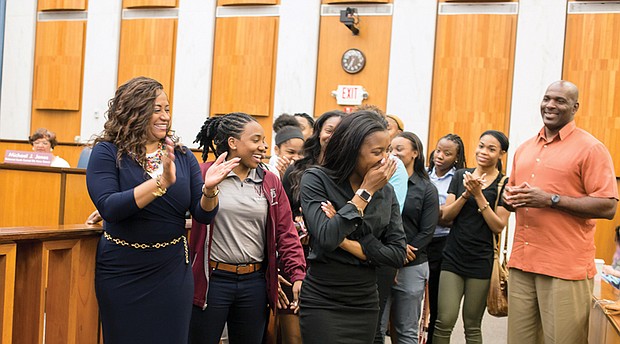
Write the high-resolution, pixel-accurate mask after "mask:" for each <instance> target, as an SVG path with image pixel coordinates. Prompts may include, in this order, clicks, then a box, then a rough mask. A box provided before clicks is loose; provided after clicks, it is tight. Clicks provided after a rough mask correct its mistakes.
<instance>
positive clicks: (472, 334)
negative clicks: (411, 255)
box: [433, 130, 510, 344]
mask: <svg viewBox="0 0 620 344" xmlns="http://www.w3.org/2000/svg"><path fill="white" fill-rule="evenodd" d="M508 145H509V142H508V138H507V137H506V135H504V134H503V133H502V132H499V131H496V130H487V131H485V132H484V133H482V135H480V141H479V143H478V146H477V148H476V163H477V166H476V168H470V169H462V170H458V171H456V173H455V174H454V177H453V178H452V182H451V183H450V187H449V189H448V198H447V200H446V205H445V206H444V208H443V211H442V219H443V220H445V221H452V227H451V228H450V234H448V240H447V243H446V247H445V249H444V251H443V262H442V264H441V276H440V278H439V302H438V312H437V321H436V322H435V332H434V335H433V343H435V344H443V343H449V342H450V336H451V334H452V329H453V328H454V324H455V323H456V320H457V318H458V315H459V308H460V305H461V300H462V299H464V302H463V325H464V327H465V339H466V341H467V343H482V331H481V322H482V316H483V315H484V310H485V308H486V300H487V294H488V290H489V281H490V278H491V271H492V268H493V249H494V248H493V235H494V234H498V233H501V231H502V230H503V229H504V227H506V223H507V222H508V216H509V215H510V213H509V211H508V210H507V209H506V208H504V206H503V202H502V200H501V190H498V186H499V183H500V181H501V180H502V177H503V174H502V160H501V158H502V157H503V156H504V154H506V151H507V150H508ZM504 185H505V184H504ZM498 197H499V198H500V199H499V203H498V206H497V208H495V209H494V206H495V202H496V200H497V199H498Z"/></svg>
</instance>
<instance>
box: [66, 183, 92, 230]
mask: <svg viewBox="0 0 620 344" xmlns="http://www.w3.org/2000/svg"><path fill="white" fill-rule="evenodd" d="M65 190H66V193H65V204H64V216H63V224H65V225H71V224H81V223H85V222H86V218H88V215H90V213H92V212H93V211H94V210H95V205H94V204H93V202H92V201H91V199H90V196H89V195H88V190H87V189H86V175H85V174H67V179H66V183H65Z"/></svg>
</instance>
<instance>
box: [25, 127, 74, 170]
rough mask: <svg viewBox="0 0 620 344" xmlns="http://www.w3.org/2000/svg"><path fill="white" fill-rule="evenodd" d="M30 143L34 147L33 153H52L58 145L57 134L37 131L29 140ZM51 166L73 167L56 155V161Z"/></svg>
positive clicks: (41, 129)
mask: <svg viewBox="0 0 620 344" xmlns="http://www.w3.org/2000/svg"><path fill="white" fill-rule="evenodd" d="M28 142H30V144H31V145H32V150H33V151H35V152H40V153H51V152H52V151H53V150H54V147H56V145H57V144H58V141H56V134H55V133H53V132H51V131H49V130H47V129H45V128H39V129H37V131H35V132H34V134H32V136H30V137H29V138H28ZM50 166H51V167H71V166H70V165H69V163H68V162H67V161H66V160H65V159H63V158H61V157H59V156H56V155H54V159H53V160H52V164H51V165H50Z"/></svg>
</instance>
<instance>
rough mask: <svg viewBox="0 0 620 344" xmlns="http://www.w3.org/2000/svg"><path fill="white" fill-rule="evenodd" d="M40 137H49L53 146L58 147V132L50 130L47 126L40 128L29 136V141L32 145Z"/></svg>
mask: <svg viewBox="0 0 620 344" xmlns="http://www.w3.org/2000/svg"><path fill="white" fill-rule="evenodd" d="M38 139H47V140H48V141H49V142H50V146H51V147H52V148H54V147H56V145H57V144H58V141H57V140H56V134H55V133H54V132H52V131H49V130H47V129H45V128H39V129H37V131H35V132H34V133H33V134H32V136H30V137H28V142H30V144H31V145H34V141H36V140H38Z"/></svg>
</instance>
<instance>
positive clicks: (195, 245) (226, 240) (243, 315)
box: [190, 113, 306, 344]
mask: <svg viewBox="0 0 620 344" xmlns="http://www.w3.org/2000/svg"><path fill="white" fill-rule="evenodd" d="M196 142H199V144H200V146H202V147H204V150H203V160H205V161H206V159H207V156H208V153H209V152H210V151H211V152H213V153H215V155H216V156H220V157H222V156H227V158H228V159H233V160H234V159H237V160H238V161H239V164H238V166H236V167H235V168H234V169H233V170H232V171H230V172H228V173H226V174H225V175H224V176H223V178H224V180H223V181H222V182H221V183H220V185H219V186H218V189H217V190H216V191H215V193H217V194H219V211H218V214H217V215H216V216H215V218H213V220H212V221H211V222H210V223H209V224H208V226H205V225H202V224H200V223H198V222H195V221H194V222H193V224H192V236H191V245H190V246H191V256H192V257H193V262H192V266H193V271H194V285H195V288H194V307H193V310H192V320H191V325H190V343H213V344H217V343H219V341H220V336H221V334H222V330H223V328H224V324H225V323H227V324H228V325H227V326H228V338H229V340H230V342H231V343H249V344H253V343H255V344H260V343H261V342H262V340H263V334H264V330H265V326H266V324H267V318H268V312H269V310H270V309H271V310H272V311H275V309H276V304H277V302H278V269H277V262H276V254H277V256H278V259H279V260H280V262H281V264H282V265H283V270H284V272H286V274H287V275H288V276H290V281H291V283H292V284H293V286H292V288H293V296H292V300H290V302H289V303H288V306H289V308H290V309H291V310H293V311H297V308H298V295H299V290H300V289H301V284H302V280H303V279H304V277H305V275H306V273H305V270H306V265H305V260H304V254H303V250H302V248H301V244H300V242H299V237H298V235H297V231H296V229H295V226H294V225H293V217H292V214H291V209H290V207H289V204H288V200H287V198H286V194H285V192H284V189H283V188H282V183H281V182H280V179H279V178H278V177H277V176H276V175H275V174H273V173H271V172H269V171H266V170H265V169H264V168H263V166H262V164H261V160H262V159H263V157H264V155H265V151H266V150H267V145H266V144H265V131H264V129H263V128H262V127H261V125H260V124H259V123H258V122H257V121H256V120H255V119H254V118H253V117H251V116H249V115H247V114H244V113H230V114H227V115H224V116H218V117H211V118H208V119H207V120H206V122H205V123H204V125H203V126H202V129H201V131H200V133H199V134H198V136H197V137H196ZM218 159H219V158H218ZM213 166H214V165H211V163H205V164H202V165H201V168H202V170H203V172H204V171H206V173H209V172H210V171H211V169H212V168H213Z"/></svg>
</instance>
